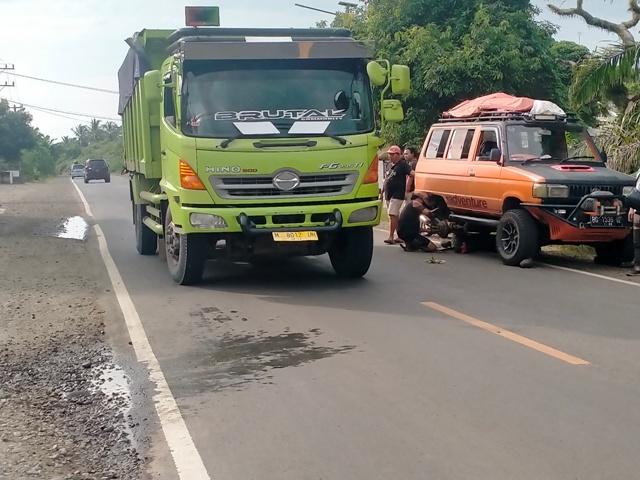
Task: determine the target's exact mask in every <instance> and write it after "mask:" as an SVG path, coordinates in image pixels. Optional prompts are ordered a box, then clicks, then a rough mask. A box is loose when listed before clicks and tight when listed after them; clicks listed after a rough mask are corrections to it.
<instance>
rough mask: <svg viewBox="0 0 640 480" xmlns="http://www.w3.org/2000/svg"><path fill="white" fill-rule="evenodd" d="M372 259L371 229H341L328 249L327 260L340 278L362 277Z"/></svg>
mask: <svg viewBox="0 0 640 480" xmlns="http://www.w3.org/2000/svg"><path fill="white" fill-rule="evenodd" d="M372 258H373V227H350V228H344V229H342V230H341V231H340V232H339V233H338V235H337V237H336V238H335V239H334V241H333V245H331V248H330V249H329V259H330V260H331V266H332V267H333V269H334V270H335V272H336V274H338V276H339V277H342V278H358V277H363V276H364V275H365V274H366V273H367V272H368V271H369V267H370V266H371V259H372Z"/></svg>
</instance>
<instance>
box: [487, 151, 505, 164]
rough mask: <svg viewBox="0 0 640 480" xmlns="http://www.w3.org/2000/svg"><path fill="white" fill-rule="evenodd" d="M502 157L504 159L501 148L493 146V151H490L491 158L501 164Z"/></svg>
mask: <svg viewBox="0 0 640 480" xmlns="http://www.w3.org/2000/svg"><path fill="white" fill-rule="evenodd" d="M501 159H502V152H501V151H500V149H499V148H492V149H491V153H489V160H491V161H492V162H495V163H498V164H499V163H500V160H501Z"/></svg>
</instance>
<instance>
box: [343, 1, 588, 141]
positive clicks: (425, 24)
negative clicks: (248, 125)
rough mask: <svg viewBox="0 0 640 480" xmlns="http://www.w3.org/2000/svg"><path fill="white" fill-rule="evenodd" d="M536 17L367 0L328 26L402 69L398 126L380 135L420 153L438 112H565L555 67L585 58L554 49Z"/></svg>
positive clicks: (513, 8) (505, 8)
mask: <svg viewBox="0 0 640 480" xmlns="http://www.w3.org/2000/svg"><path fill="white" fill-rule="evenodd" d="M537 12H538V10H536V9H535V8H534V7H533V6H532V5H531V4H530V1H529V0H495V1H492V2H487V1H485V0H451V1H446V2H445V1H442V0H366V1H364V2H363V6H362V7H361V8H359V9H357V10H356V11H355V12H353V11H352V12H348V13H341V14H339V15H338V16H336V19H335V21H334V22H333V24H332V26H333V27H348V28H351V30H352V31H353V32H354V36H356V38H360V39H364V40H366V39H375V40H376V54H377V56H378V58H387V59H389V60H390V61H391V62H393V63H403V64H406V65H409V67H410V68H411V76H412V92H411V93H410V94H409V95H406V96H404V97H403V98H402V101H403V104H404V107H405V112H406V118H405V121H404V122H402V123H400V124H394V125H389V126H388V129H387V131H385V132H383V134H384V135H385V140H386V141H387V142H393V143H399V144H404V143H413V144H417V145H420V144H422V142H423V141H424V134H425V132H426V130H427V129H428V128H429V126H430V125H431V124H432V123H433V122H435V121H436V120H437V119H438V118H439V116H440V114H441V113H442V112H443V111H446V110H448V109H449V108H451V107H453V106H455V105H456V104H458V103H460V102H461V101H463V100H467V99H470V98H474V97H477V96H480V95H484V94H487V93H493V92H498V91H502V92H505V93H509V94H513V95H523V96H530V97H534V98H540V99H545V100H551V101H554V102H556V103H558V104H560V105H561V106H562V107H564V108H566V107H567V106H568V87H569V85H570V82H571V78H570V76H571V68H570V67H569V69H568V70H567V66H566V65H561V64H560V62H559V59H560V58H562V59H567V60H570V61H575V60H574V58H576V59H579V58H581V56H582V55H584V54H585V52H584V51H583V50H581V48H580V47H579V46H577V47H579V48H575V47H574V45H575V44H573V45H570V42H566V44H565V43H563V44H561V45H557V44H556V42H555V41H554V40H553V38H552V35H553V33H555V29H554V27H553V26H552V25H550V24H548V23H539V22H536V21H535V19H534V18H535V15H536V13H537ZM554 47H555V49H554ZM587 53H588V52H587Z"/></svg>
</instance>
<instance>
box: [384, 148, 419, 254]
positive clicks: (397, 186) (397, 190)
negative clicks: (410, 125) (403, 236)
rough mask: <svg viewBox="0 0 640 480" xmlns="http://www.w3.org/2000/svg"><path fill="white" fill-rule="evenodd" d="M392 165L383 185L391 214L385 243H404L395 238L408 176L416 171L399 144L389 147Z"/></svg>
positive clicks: (388, 210) (388, 211) (388, 152)
mask: <svg viewBox="0 0 640 480" xmlns="http://www.w3.org/2000/svg"><path fill="white" fill-rule="evenodd" d="M387 154H388V155H389V161H390V162H391V167H390V169H389V175H388V176H387V179H386V181H385V182H384V186H383V187H382V195H383V196H384V199H385V200H386V201H387V213H388V214H389V238H387V239H386V240H385V241H384V243H387V244H390V245H391V244H394V243H402V241H401V240H399V239H397V238H395V235H396V230H397V228H398V215H400V209H401V208H402V204H403V203H404V199H405V192H406V189H407V176H409V175H411V176H413V175H414V174H415V172H414V171H413V170H412V169H411V167H410V166H409V164H408V163H407V162H405V161H404V160H403V159H402V155H401V154H402V150H400V147H398V146H397V145H394V146H393V147H391V148H389V150H388V151H387Z"/></svg>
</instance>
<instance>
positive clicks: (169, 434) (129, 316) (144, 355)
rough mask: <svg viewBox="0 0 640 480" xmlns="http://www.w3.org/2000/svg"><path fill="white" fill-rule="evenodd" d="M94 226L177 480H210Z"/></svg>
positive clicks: (103, 238) (97, 226)
mask: <svg viewBox="0 0 640 480" xmlns="http://www.w3.org/2000/svg"><path fill="white" fill-rule="evenodd" d="M73 184H74V185H75V187H76V189H77V190H78V194H79V195H80V199H81V200H82V203H84V207H85V209H86V211H87V214H88V215H89V216H93V215H92V214H91V209H90V208H89V205H88V203H87V201H86V200H85V198H84V195H83V194H82V192H81V191H80V189H79V188H78V185H76V184H75V182H73ZM94 228H95V231H96V234H97V236H98V244H99V246H100V254H101V255H102V260H103V261H104V264H105V266H106V268H107V272H108V273H109V278H110V279H111V284H112V285H113V291H114V293H115V295H116V298H117V299H118V303H119V304H120V309H121V310H122V314H123V316H124V319H125V322H126V325H127V330H128V331H129V337H130V338H131V343H132V345H133V348H134V350H135V352H136V356H137V358H138V361H139V362H141V363H144V364H146V367H147V369H148V370H149V378H150V379H151V381H152V382H154V383H155V384H156V388H155V393H154V395H153V403H154V404H155V407H156V412H157V413H158V418H159V419H160V424H161V425H162V431H163V432H164V437H165V439H166V441H167V445H168V446H169V450H170V451H171V456H172V457H173V461H174V463H175V465H176V469H177V470H178V476H179V477H180V480H211V477H209V474H208V473H207V470H206V468H205V466H204V463H203V462H202V458H201V457H200V453H199V452H198V450H197V449H196V446H195V444H194V443H193V439H192V438H191V434H190V433H189V430H188V428H187V425H186V424H185V421H184V418H182V415H181V414H180V410H179V408H178V404H177V403H176V400H175V398H174V397H173V395H172V394H171V389H170V388H169V384H168V383H167V380H166V378H165V377H164V374H163V373H162V369H161V368H160V362H158V359H157V358H156V356H155V354H154V353H153V350H152V349H151V344H150V343H149V339H148V338H147V335H146V333H145V331H144V326H143V325H142V321H141V320H140V316H139V315H138V311H137V310H136V307H135V305H134V303H133V301H132V300H131V297H130V296H129V292H128V291H127V287H125V285H124V282H123V280H122V277H121V276H120V272H119V271H118V268H117V267H116V264H115V262H114V261H113V258H112V257H111V254H110V253H109V248H108V246H107V241H106V238H105V236H104V233H103V232H102V229H101V228H100V226H99V225H95V226H94Z"/></svg>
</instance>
